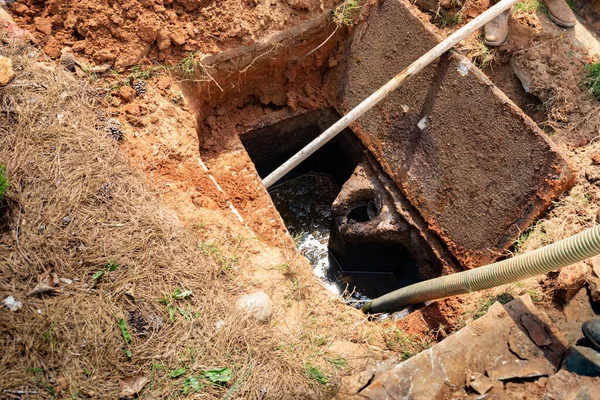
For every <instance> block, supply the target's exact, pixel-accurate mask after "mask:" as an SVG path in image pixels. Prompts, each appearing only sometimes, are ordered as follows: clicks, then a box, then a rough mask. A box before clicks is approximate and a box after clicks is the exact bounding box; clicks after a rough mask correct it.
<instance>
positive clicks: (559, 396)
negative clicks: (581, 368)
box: [544, 370, 600, 400]
mask: <svg viewBox="0 0 600 400" xmlns="http://www.w3.org/2000/svg"><path fill="white" fill-rule="evenodd" d="M598 393H600V379H598V378H591V377H589V376H579V375H575V374H573V373H571V372H569V371H566V370H560V371H558V372H557V373H556V374H554V375H552V376H551V377H550V379H549V380H548V385H547V386H546V393H545V394H544V400H587V399H589V400H591V399H596V398H598V397H597V396H598Z"/></svg>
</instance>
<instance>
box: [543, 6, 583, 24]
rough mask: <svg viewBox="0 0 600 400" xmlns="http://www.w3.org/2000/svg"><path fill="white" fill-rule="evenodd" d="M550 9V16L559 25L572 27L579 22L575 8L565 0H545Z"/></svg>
mask: <svg viewBox="0 0 600 400" xmlns="http://www.w3.org/2000/svg"><path fill="white" fill-rule="evenodd" d="M544 4H546V8H547V9H548V17H550V19H551V20H552V22H554V23H555V24H556V25H558V26H562V27H563V28H572V27H574V26H575V24H576V23H577V20H576V19H575V14H573V10H571V7H569V5H568V4H567V2H566V1H565V0H544Z"/></svg>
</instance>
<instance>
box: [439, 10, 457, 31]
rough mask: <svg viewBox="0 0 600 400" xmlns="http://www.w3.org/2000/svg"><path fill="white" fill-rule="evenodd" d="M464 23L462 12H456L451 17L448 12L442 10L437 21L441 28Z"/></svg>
mask: <svg viewBox="0 0 600 400" xmlns="http://www.w3.org/2000/svg"><path fill="white" fill-rule="evenodd" d="M462 21H463V17H462V14H461V12H460V11H459V12H455V13H454V14H452V15H450V13H449V12H448V11H446V10H443V9H442V10H440V12H439V13H438V14H437V17H436V19H435V22H436V24H437V25H438V26H439V27H440V28H446V27H448V26H454V25H458V24H460V23H461V22H462Z"/></svg>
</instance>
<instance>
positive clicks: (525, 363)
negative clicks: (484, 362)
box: [487, 358, 555, 381]
mask: <svg viewBox="0 0 600 400" xmlns="http://www.w3.org/2000/svg"><path fill="white" fill-rule="evenodd" d="M554 372H555V369H554V367H553V366H552V364H550V362H549V361H548V360H546V359H545V358H538V359H535V360H513V361H508V362H505V363H502V364H500V365H498V366H496V367H494V368H492V369H488V370H487V375H488V376H489V377H490V378H492V379H497V380H500V381H506V380H509V379H515V378H537V377H540V376H549V375H552V374H553V373H554Z"/></svg>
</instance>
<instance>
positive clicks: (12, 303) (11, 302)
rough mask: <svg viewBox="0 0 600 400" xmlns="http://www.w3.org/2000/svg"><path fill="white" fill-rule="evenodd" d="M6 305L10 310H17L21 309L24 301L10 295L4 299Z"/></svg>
mask: <svg viewBox="0 0 600 400" xmlns="http://www.w3.org/2000/svg"><path fill="white" fill-rule="evenodd" d="M3 303H4V307H6V308H8V309H9V310H10V311H13V312H16V311H19V310H20V309H21V308H22V307H23V303H21V302H20V301H18V300H15V298H14V297H12V296H8V297H7V298H5V299H4V302H3Z"/></svg>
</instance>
